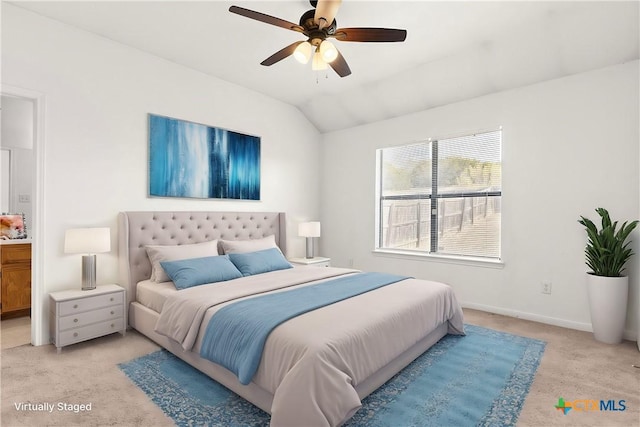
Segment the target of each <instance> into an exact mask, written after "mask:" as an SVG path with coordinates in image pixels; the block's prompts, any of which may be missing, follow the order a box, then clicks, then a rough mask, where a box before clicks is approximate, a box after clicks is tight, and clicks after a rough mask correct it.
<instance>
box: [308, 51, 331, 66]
mask: <svg viewBox="0 0 640 427" xmlns="http://www.w3.org/2000/svg"><path fill="white" fill-rule="evenodd" d="M311 69H312V70H313V71H321V70H326V69H327V63H326V62H324V60H323V59H322V54H321V53H320V51H319V50H316V53H314V54H313V62H311Z"/></svg>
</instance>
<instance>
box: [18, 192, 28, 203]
mask: <svg viewBox="0 0 640 427" xmlns="http://www.w3.org/2000/svg"><path fill="white" fill-rule="evenodd" d="M18 202H19V203H31V196H30V195H28V194H20V195H19V196H18Z"/></svg>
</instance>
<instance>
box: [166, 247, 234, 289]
mask: <svg viewBox="0 0 640 427" xmlns="http://www.w3.org/2000/svg"><path fill="white" fill-rule="evenodd" d="M160 265H161V266H162V268H163V269H164V271H165V272H166V273H167V276H169V278H170V279H171V280H172V281H173V284H174V285H175V286H176V288H178V289H186V288H190V287H192V286H198V285H204V284H205V283H215V282H223V281H225V280H231V279H237V278H238V277H242V273H240V272H239V271H238V269H237V268H236V266H235V265H233V263H232V262H231V261H230V260H229V257H228V256H227V255H219V256H208V257H203V258H190V259H181V260H178V261H162V262H160Z"/></svg>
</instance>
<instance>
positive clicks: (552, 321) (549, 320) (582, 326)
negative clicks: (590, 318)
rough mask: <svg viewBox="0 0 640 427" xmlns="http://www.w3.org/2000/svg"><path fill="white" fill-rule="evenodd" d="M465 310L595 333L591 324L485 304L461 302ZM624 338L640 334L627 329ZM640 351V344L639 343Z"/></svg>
mask: <svg viewBox="0 0 640 427" xmlns="http://www.w3.org/2000/svg"><path fill="white" fill-rule="evenodd" d="M460 305H461V306H462V307H463V308H471V309H473V310H480V311H485V312H487V313H494V314H501V315H503V316H509V317H515V318H518V319H524V320H531V321H533V322H538V323H544V324H546V325H553V326H560V327H562V328H568V329H575V330H577V331H586V332H593V329H592V328H591V323H581V322H574V321H572V320H566V319H559V318H557V317H548V316H541V315H539V314H535V313H526V312H523V311H518V310H512V309H509V308H502V307H494V306H490V305H484V304H476V303H473V302H461V303H460ZM622 337H623V338H624V339H625V340H629V341H636V340H638V333H637V332H636V331H634V330H631V329H625V330H624V334H623V335H622ZM639 349H640V343H639Z"/></svg>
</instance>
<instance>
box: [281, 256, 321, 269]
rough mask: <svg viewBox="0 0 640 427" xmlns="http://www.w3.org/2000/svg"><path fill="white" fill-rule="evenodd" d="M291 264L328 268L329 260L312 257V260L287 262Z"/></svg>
mask: <svg viewBox="0 0 640 427" xmlns="http://www.w3.org/2000/svg"><path fill="white" fill-rule="evenodd" d="M289 262H290V263H292V264H299V265H310V266H312V267H330V266H331V258H324V257H319V256H317V257H313V258H291V259H290V260H289Z"/></svg>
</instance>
